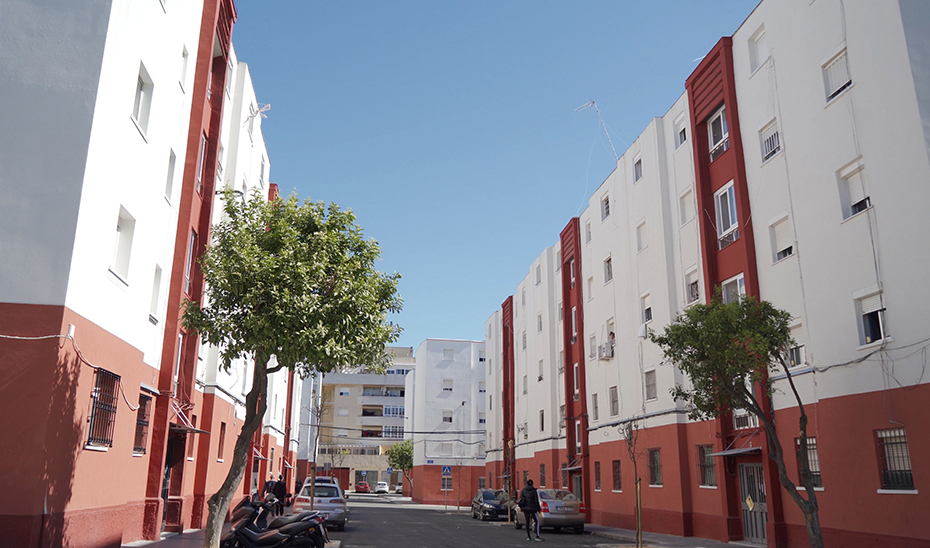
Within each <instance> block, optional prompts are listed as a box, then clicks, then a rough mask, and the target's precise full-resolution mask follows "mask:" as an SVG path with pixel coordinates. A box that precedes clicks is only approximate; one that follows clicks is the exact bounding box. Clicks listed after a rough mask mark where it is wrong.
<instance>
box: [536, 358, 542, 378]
mask: <svg viewBox="0 0 930 548" xmlns="http://www.w3.org/2000/svg"><path fill="white" fill-rule="evenodd" d="M542 380H543V361H542V360H539V376H537V377H536V381H537V382H538V381H542Z"/></svg>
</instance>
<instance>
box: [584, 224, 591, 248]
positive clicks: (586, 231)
mask: <svg viewBox="0 0 930 548" xmlns="http://www.w3.org/2000/svg"><path fill="white" fill-rule="evenodd" d="M584 243H586V244H587V243H591V221H585V223H584Z"/></svg>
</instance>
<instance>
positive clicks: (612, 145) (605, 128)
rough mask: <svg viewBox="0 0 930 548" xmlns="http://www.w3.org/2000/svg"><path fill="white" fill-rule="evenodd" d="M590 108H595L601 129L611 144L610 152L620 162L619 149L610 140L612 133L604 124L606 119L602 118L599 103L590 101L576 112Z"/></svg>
mask: <svg viewBox="0 0 930 548" xmlns="http://www.w3.org/2000/svg"><path fill="white" fill-rule="evenodd" d="M588 107H594V112H596V113H597V119H598V120H600V121H601V127H603V128H604V135H606V136H607V142H608V143H610V150H611V151H613V153H614V160H619V159H620V157H619V156H617V149H615V148H614V142H613V141H611V140H610V133H609V132H608V131H607V124H605V123H604V119H603V118H602V117H601V111H600V110H599V109H598V108H597V103H595V102H594V101H588V102H587V103H585V104H583V105H581V106H580V107H578V108H576V109H575V112H578V111H580V110H584V109H586V108H588Z"/></svg>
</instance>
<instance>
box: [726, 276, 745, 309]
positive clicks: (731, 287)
mask: <svg viewBox="0 0 930 548" xmlns="http://www.w3.org/2000/svg"><path fill="white" fill-rule="evenodd" d="M721 294H722V295H721V296H722V298H723V302H724V303H732V302H733V301H735V300H736V299H738V298H740V297H742V296H744V295H745V294H746V284H745V283H744V281H743V275H742V274H737V275H736V277H734V278H730V279H729V280H727V281H725V282H723V285H722V291H721Z"/></svg>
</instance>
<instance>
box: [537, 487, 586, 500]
mask: <svg viewBox="0 0 930 548" xmlns="http://www.w3.org/2000/svg"><path fill="white" fill-rule="evenodd" d="M539 498H541V499H543V500H578V497H576V496H575V495H574V494H572V492H571V491H563V490H561V489H540V490H539Z"/></svg>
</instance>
